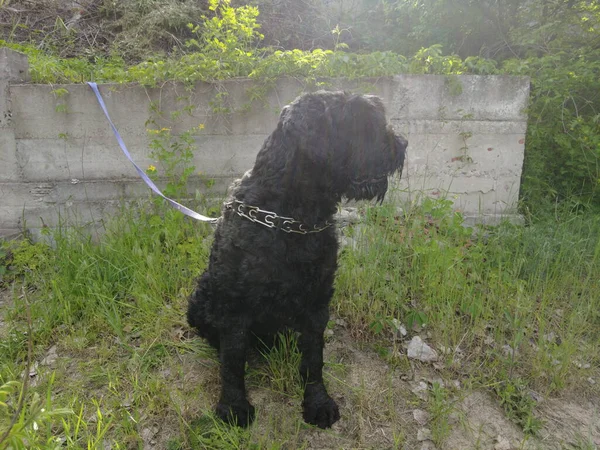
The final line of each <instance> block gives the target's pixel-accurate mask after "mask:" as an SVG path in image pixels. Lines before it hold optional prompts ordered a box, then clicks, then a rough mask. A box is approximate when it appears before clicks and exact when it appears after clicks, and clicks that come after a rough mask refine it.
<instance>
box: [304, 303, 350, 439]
mask: <svg viewBox="0 0 600 450" xmlns="http://www.w3.org/2000/svg"><path fill="white" fill-rule="evenodd" d="M328 318H329V313H328V311H327V310H326V309H325V310H323V311H320V312H318V313H315V314H314V315H311V317H310V320H309V321H308V322H307V323H305V324H304V325H303V327H302V328H301V329H299V331H300V338H299V340H298V347H299V349H300V352H302V361H301V363H300V375H301V376H302V379H303V381H304V383H305V384H306V387H305V388H304V401H303V402H302V407H303V409H304V411H303V417H304V420H305V421H306V422H307V423H310V424H312V425H317V426H318V427H319V428H329V427H331V425H333V424H334V423H335V422H337V421H338V420H339V418H340V413H339V410H338V406H337V405H336V403H335V402H334V401H333V399H332V398H331V397H330V396H329V394H328V393H327V390H326V389H325V385H324V384H323V347H324V345H325V342H324V339H323V333H324V331H325V326H326V325H327V321H328Z"/></svg>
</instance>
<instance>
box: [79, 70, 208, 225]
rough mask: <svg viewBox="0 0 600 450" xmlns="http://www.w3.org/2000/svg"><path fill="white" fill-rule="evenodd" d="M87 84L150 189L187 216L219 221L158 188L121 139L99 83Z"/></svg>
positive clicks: (125, 151)
mask: <svg viewBox="0 0 600 450" xmlns="http://www.w3.org/2000/svg"><path fill="white" fill-rule="evenodd" d="M87 84H88V85H89V86H90V87H91V88H92V90H93V91H94V94H96V98H97V99H98V103H100V107H101V108H102V111H104V115H105V116H106V118H107V119H108V123H109V124H110V127H111V128H112V130H113V133H114V134H115V137H116V138H117V142H118V143H119V147H121V150H123V153H124V154H125V156H126V157H127V159H128V160H129V161H131V164H133V166H134V167H135V170H137V173H138V174H139V175H140V177H142V180H144V182H145V183H146V184H147V185H148V186H149V187H150V189H152V190H153V191H154V192H155V193H156V194H158V195H160V196H161V197H162V198H164V199H165V200H166V201H167V202H169V204H170V205H171V206H172V207H173V208H175V209H177V210H178V211H180V212H182V213H183V214H185V215H186V216H189V217H192V218H193V219H196V220H200V221H201V222H209V223H217V221H218V220H219V219H215V218H213V217H206V216H203V215H202V214H198V213H197V212H195V211H192V210H191V209H189V208H187V207H185V206H183V205H181V204H179V203H177V202H176V201H175V200H171V199H170V198H169V197H166V196H165V195H164V194H163V193H162V192H161V191H160V189H158V187H156V185H155V184H154V182H153V181H152V180H151V179H150V178H149V177H148V175H146V173H145V172H144V171H143V170H142V169H140V168H139V166H138V165H137V164H136V163H135V162H134V161H133V159H132V158H131V155H130V154H129V151H128V150H127V147H126V146H125V142H123V139H121V135H120V134H119V132H118V131H117V128H116V127H115V125H114V124H113V122H112V120H110V116H109V115H108V110H107V109H106V105H105V104H104V99H103V98H102V95H100V91H99V90H98V85H97V84H96V83H93V82H89V81H88V83H87Z"/></svg>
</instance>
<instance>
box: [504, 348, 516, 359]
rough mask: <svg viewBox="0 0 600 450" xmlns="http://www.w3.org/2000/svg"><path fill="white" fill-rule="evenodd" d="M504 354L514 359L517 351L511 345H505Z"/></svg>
mask: <svg viewBox="0 0 600 450" xmlns="http://www.w3.org/2000/svg"><path fill="white" fill-rule="evenodd" d="M502 353H504V356H510V357H511V358H514V356H515V355H516V352H515V350H514V349H513V348H512V347H511V346H510V345H503V346H502Z"/></svg>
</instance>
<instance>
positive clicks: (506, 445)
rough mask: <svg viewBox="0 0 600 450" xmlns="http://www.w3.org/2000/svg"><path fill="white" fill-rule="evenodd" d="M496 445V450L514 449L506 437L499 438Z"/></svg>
mask: <svg viewBox="0 0 600 450" xmlns="http://www.w3.org/2000/svg"><path fill="white" fill-rule="evenodd" d="M496 441H497V443H496V445H494V450H511V449H512V445H510V442H509V440H508V439H506V438H505V437H504V436H500V435H499V436H498V437H497V438H496Z"/></svg>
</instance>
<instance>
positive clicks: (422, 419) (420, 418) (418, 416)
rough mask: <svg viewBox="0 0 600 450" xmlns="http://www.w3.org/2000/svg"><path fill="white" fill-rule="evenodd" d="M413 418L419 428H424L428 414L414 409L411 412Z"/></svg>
mask: <svg viewBox="0 0 600 450" xmlns="http://www.w3.org/2000/svg"><path fill="white" fill-rule="evenodd" d="M413 417H414V418H415V421H416V422H417V423H418V424H419V425H421V426H424V425H426V424H427V422H429V413H428V412H427V411H423V410H422V409H415V410H414V411H413Z"/></svg>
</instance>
